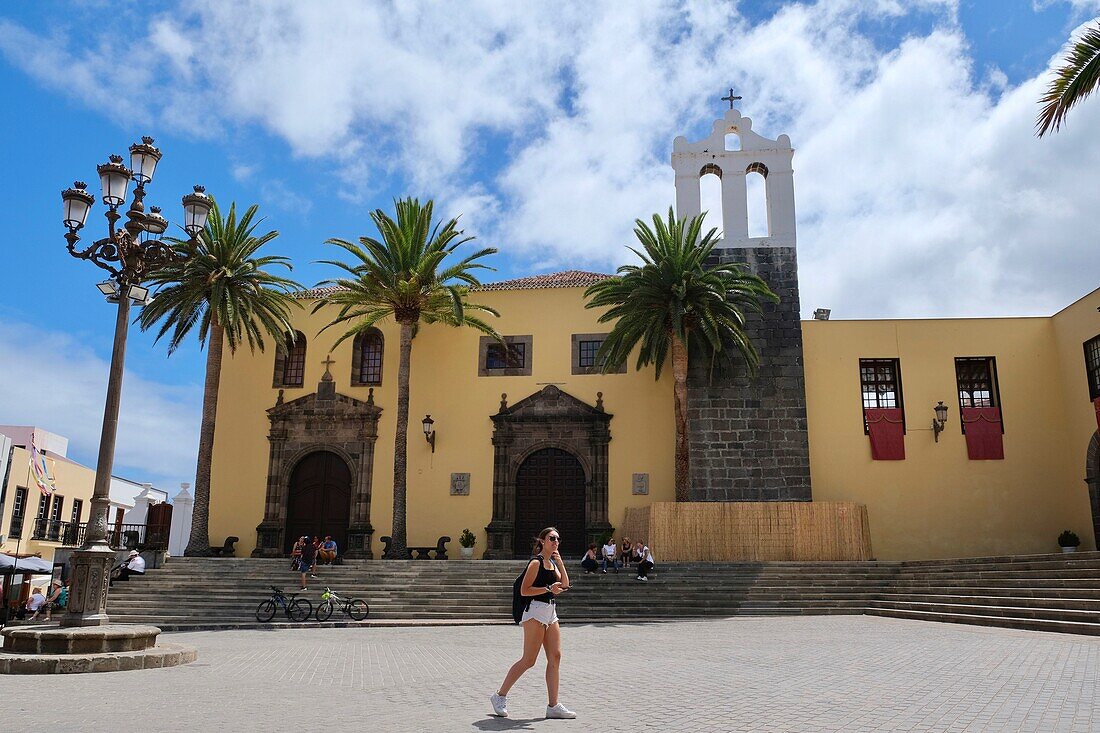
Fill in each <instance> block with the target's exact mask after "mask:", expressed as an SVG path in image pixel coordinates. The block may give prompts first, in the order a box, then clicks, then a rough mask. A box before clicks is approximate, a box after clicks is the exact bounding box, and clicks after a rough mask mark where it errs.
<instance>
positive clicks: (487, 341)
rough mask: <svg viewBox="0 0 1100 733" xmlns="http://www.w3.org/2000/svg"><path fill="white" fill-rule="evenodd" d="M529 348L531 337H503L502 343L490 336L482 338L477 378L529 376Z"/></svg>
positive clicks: (530, 354) (530, 359)
mask: <svg viewBox="0 0 1100 733" xmlns="http://www.w3.org/2000/svg"><path fill="white" fill-rule="evenodd" d="M531 346H532V337H531V336H505V337H504V343H501V342H499V341H497V340H496V339H494V338H493V337H491V336H482V337H481V341H480V344H479V348H478V363H477V366H478V368H477V374H478V376H479V377H521V376H527V377H529V376H531V361H532V353H531Z"/></svg>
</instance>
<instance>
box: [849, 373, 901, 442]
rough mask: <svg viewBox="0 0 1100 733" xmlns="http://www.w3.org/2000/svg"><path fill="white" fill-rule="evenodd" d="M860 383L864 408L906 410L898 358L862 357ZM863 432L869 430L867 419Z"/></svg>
mask: <svg viewBox="0 0 1100 733" xmlns="http://www.w3.org/2000/svg"><path fill="white" fill-rule="evenodd" d="M859 384H860V391H861V392H862V395H863V409H864V410H890V409H900V410H902V411H903V412H904V410H905V405H904V403H903V402H902V397H901V364H900V363H899V362H898V360H897V359H860V360H859ZM863 432H864V433H866V432H867V421H866V420H864V423H863Z"/></svg>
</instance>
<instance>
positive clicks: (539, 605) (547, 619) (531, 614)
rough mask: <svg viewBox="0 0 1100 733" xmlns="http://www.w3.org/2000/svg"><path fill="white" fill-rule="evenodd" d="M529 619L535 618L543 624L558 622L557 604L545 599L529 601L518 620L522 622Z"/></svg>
mask: <svg viewBox="0 0 1100 733" xmlns="http://www.w3.org/2000/svg"><path fill="white" fill-rule="evenodd" d="M529 619H535V620H536V621H538V622H539V623H540V624H542V625H543V626H549V625H550V624H556V623H557V622H558V609H557V605H556V604H554V603H547V602H546V601H531V605H530V606H529V607H528V608H527V610H526V611H524V612H523V616H521V617H520V619H519V622H520V623H521V624H522V623H523V622H524V621H527V620H529Z"/></svg>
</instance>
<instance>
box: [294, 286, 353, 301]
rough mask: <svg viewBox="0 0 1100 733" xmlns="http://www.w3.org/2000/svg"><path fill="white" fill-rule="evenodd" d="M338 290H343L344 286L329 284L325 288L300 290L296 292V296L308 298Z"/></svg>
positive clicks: (302, 298) (303, 298)
mask: <svg viewBox="0 0 1100 733" xmlns="http://www.w3.org/2000/svg"><path fill="white" fill-rule="evenodd" d="M338 290H343V288H340V287H336V286H335V285H329V286H327V287H323V288H310V289H309V290H300V291H298V292H297V293H295V294H294V297H295V298H299V299H301V300H308V299H310V298H320V297H322V296H324V295H328V294H329V293H335V292H336V291H338Z"/></svg>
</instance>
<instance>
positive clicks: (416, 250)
mask: <svg viewBox="0 0 1100 733" xmlns="http://www.w3.org/2000/svg"><path fill="white" fill-rule="evenodd" d="M433 206H434V205H433V202H432V201H431V200H429V201H427V202H426V203H425V204H424V205H423V206H421V204H420V202H419V201H418V200H417V199H414V198H406V199H395V200H394V207H395V208H396V210H397V219H396V220H395V219H392V218H390V217H389V216H388V215H387V214H386V213H385V212H383V211H382V210H381V209H376V210H375V211H373V212H371V215H370V217H371V221H373V222H374V226H375V227H376V228H377V229H378V233H379V235H380V237H381V239H373V238H371V237H360V238H359V244H353V243H352V242H348V241H346V240H343V239H329V240H327V241H326V242H325V244H333V245H336V246H337V247H340V248H341V249H343V250H344V251H346V252H347V253H348V254H350V255H351V258H352V264H347V263H344V262H340V261H333V260H326V261H325V262H324V264H329V265H335V266H336V267H339V268H340V269H342V270H343V271H344V272H345V273H346V275H345V276H343V277H339V278H334V279H331V280H326V281H324V282H323V283H321V285H331V286H336V289H335V290H334V291H332V292H331V293H329V294H327V295H325V296H324V297H323V298H322V299H321V301H320V302H318V303H317V305H316V307H315V308H314V312H317V311H318V310H320V309H322V308H324V307H325V306H328V305H334V306H336V307H337V308H339V310H338V311H337V313H336V316H335V317H334V318H333V319H332V321H331V322H330V323H329V324H328V325H327V326H325V328H329V327H331V326H335V325H337V324H341V323H346V324H350V326H349V328H348V329H347V330H346V331H345V332H344V334H343V335H342V336H340V338H339V340H337V341H336V344H340V343H341V342H343V341H344V340H345V339H348V338H352V337H354V336H355V335H356V334H359V333H362V332H364V331H366V330H367V329H369V328H371V327H372V326H374V325H375V324H376V323H378V322H379V321H381V320H383V319H385V318H389V317H392V318H393V319H394V320H395V321H397V324H398V326H400V328H401V341H400V348H399V353H400V362H399V364H398V369H397V427H396V431H395V435H394V447H393V531H392V532H391V534H390V536H391V537H392V538H393V539H392V542H391V543H390V548H389V555H388V556H389V557H392V558H398V559H400V558H405V557H407V556H408V541H407V532H406V516H407V515H406V504H407V496H408V490H407V482H406V473H407V470H408V432H409V368H410V362H411V358H412V342H413V337H414V336H416V333H417V331H418V329H419V327H420V324H421V323H425V324H432V323H441V324H444V325H447V326H454V327H460V326H471V327H473V328H476V329H477V330H478V331H481V332H482V333H485V334H489V335H490V336H493V337H494V338H496V339H498V340H499V339H500V338H501V337H500V335H499V334H497V332H496V331H495V330H493V328H492V326H490V325H489V324H488V323H486V322H485V321H483V320H481V318H478V317H477V316H473V315H470V313H469V312H470V311H476V312H479V313H489V314H492V315H494V316H499V315H500V314H499V313H497V312H496V311H495V310H493V309H492V308H489V307H488V306H485V305H478V304H476V303H470V302H467V296H468V295H469V290H470V287H475V286H477V285H480V284H481V283H480V282H479V281H478V279H477V277H475V275H474V272H473V271H474V270H492V269H493V268H491V267H488V266H487V265H483V264H480V263H478V262H477V260H479V259H481V258H482V257H486V256H488V255H491V254H495V253H496V250H495V249H493V248H485V249H481V250H478V251H477V252H475V253H473V254H471V255H469V256H468V257H465V258H464V259H461V260H459V261H458V262H455V263H454V264H452V265H448V266H444V265H443V261H444V260H445V259H446V258H447V256H448V255H450V254H451V253H452V252H454V251H455V249H456V248H458V247H459V246H460V245H462V244H465V243H466V242H469V241H471V240H473V237H472V236H464V235H463V232H462V231H461V230H459V229H458V220H457V219H451V220H449V221H447V222H446V223H436V224H435V225H434V226H433V224H432V209H433ZM322 330H323V329H322Z"/></svg>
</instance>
